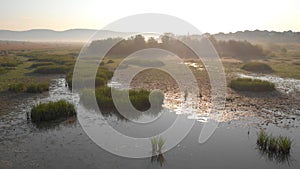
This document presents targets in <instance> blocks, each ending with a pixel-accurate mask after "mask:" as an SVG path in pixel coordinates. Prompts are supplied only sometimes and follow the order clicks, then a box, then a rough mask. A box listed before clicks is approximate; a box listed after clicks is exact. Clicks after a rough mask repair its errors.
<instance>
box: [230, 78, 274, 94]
mask: <svg viewBox="0 0 300 169" xmlns="http://www.w3.org/2000/svg"><path fill="white" fill-rule="evenodd" d="M229 86H230V87H231V88H232V89H235V90H239V91H252V92H268V91H274V90H275V85H274V83H271V82H268V81H263V80H258V79H250V78H237V79H233V80H231V82H230V84H229Z"/></svg>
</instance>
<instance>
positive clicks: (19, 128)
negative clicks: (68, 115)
mask: <svg viewBox="0 0 300 169" xmlns="http://www.w3.org/2000/svg"><path fill="white" fill-rule="evenodd" d="M57 99H66V100H68V101H72V102H73V101H74V102H75V103H77V102H78V95H74V94H72V93H71V92H70V91H69V90H68V88H67V87H66V86H65V81H64V78H58V79H54V80H53V81H52V84H51V88H50V92H49V97H46V98H44V97H40V98H39V97H38V98H32V99H29V100H28V102H26V103H24V105H20V108H19V111H15V112H11V113H10V114H9V115H7V116H2V117H1V120H0V126H1V127H0V133H1V139H0V152H1V153H0V168H16V169H19V168H30V169H33V168H45V169H48V168H49V169H50V168H60V169H64V168H78V169H82V168H101V169H106V168H112V169H114V168H116V169H117V168H130V169H132V168H170V169H182V168H191V169H193V168H195V169H196V168H197V169H199V168H237V169H240V168H245V169H247V168H249V169H250V168H251V169H253V168H264V169H274V168H299V165H300V162H299V160H300V147H299V145H300V135H299V131H300V129H299V128H298V127H293V128H279V127H277V126H275V125H272V124H269V125H264V126H258V125H256V124H253V125H251V126H245V125H244V124H245V123H244V122H243V121H231V122H228V123H220V124H219V127H218V128H217V130H216V131H215V133H214V134H213V136H212V137H211V138H210V139H209V140H208V141H207V142H206V143H204V144H199V143H198V137H199V134H200V132H201V129H202V127H203V124H204V123H202V122H197V123H196V124H195V125H194V127H193V128H192V130H191V131H190V132H189V134H188V135H187V137H186V138H185V139H184V140H182V141H181V142H180V143H179V144H178V145H177V146H176V147H175V148H173V149H172V150H170V151H168V152H166V153H164V154H163V156H164V158H165V163H163V165H162V166H161V165H160V164H159V163H158V162H156V161H152V162H151V158H142V159H129V158H123V157H119V156H116V155H113V154H111V153H109V152H107V151H105V150H103V149H101V148H100V147H98V146H97V145H96V144H95V143H93V142H92V141H91V140H90V138H89V137H88V136H87V135H86V134H85V132H84V131H83V129H82V128H81V126H80V124H79V122H78V121H76V120H75V121H73V122H72V121H68V122H64V123H61V124H59V125H52V126H48V127H44V128H37V127H36V126H34V125H33V124H31V122H30V121H28V120H27V118H26V112H28V111H29V110H30V107H31V106H32V105H33V104H36V103H37V102H46V101H53V100H57ZM25 105H26V106H25ZM79 107H80V106H79ZM86 111H89V110H86ZM158 115H161V118H160V119H159V120H158V121H157V122H156V123H155V125H147V126H144V127H143V128H136V124H135V123H133V122H129V121H124V120H120V119H118V118H116V117H115V116H113V115H112V116H107V117H105V118H104V119H102V120H106V121H108V124H109V125H111V126H113V127H114V128H115V129H117V130H118V131H120V132H122V133H124V134H126V135H129V136H136V137H146V136H148V135H155V134H158V133H160V132H161V131H163V130H165V129H166V128H167V127H168V126H170V125H171V124H172V123H173V122H174V119H176V118H177V117H178V116H179V118H188V117H186V115H182V114H176V112H174V111H171V110H169V109H167V108H164V109H163V110H162V112H161V113H160V114H158ZM187 116H191V115H187ZM138 118H140V119H147V118H149V115H146V114H142V115H141V116H139V117H138ZM190 122H192V120H190ZM187 123H189V120H187ZM292 123H294V124H295V126H299V121H297V119H295V120H294V121H292ZM108 124H104V125H108ZM260 128H266V129H267V131H268V132H271V133H273V135H275V134H276V135H280V134H281V135H286V136H289V137H291V138H292V139H293V141H294V143H293V147H292V151H291V157H290V159H289V161H285V162H279V161H276V160H275V159H273V161H272V159H270V158H268V156H266V155H263V154H261V153H260V151H259V150H258V149H257V147H256V133H257V132H258V131H259V130H260ZM248 132H249V134H248ZM103 137H105V136H103ZM149 144H150V141H149ZM166 144H168V140H166Z"/></svg>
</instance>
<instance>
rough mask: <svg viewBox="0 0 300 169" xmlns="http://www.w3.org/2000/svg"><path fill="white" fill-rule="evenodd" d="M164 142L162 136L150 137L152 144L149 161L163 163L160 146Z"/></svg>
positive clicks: (161, 146)
mask: <svg viewBox="0 0 300 169" xmlns="http://www.w3.org/2000/svg"><path fill="white" fill-rule="evenodd" d="M164 144H165V140H164V139H163V138H162V137H159V138H156V137H154V138H151V145H152V157H151V162H153V161H157V162H159V163H160V166H162V165H163V164H164V163H165V158H164V156H163V154H162V148H163V146H164Z"/></svg>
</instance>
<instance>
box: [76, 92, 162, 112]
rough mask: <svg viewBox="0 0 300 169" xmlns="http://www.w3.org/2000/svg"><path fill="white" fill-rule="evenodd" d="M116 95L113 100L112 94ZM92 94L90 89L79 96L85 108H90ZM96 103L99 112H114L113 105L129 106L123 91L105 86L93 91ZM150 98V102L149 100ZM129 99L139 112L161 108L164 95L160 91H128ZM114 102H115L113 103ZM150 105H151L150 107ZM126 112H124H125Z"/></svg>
mask: <svg viewBox="0 0 300 169" xmlns="http://www.w3.org/2000/svg"><path fill="white" fill-rule="evenodd" d="M111 91H113V92H114V94H115V95H116V97H115V100H113V98H112V93H111ZM93 96H94V93H93V91H92V90H91V89H85V90H83V91H82V93H81V95H80V98H81V99H80V101H81V102H82V103H83V104H84V105H85V106H91V105H90V103H91V99H92V97H93ZM95 96H96V101H97V103H98V106H99V108H100V109H101V110H116V107H115V104H118V105H122V106H123V107H127V105H128V104H129V103H128V102H127V101H126V100H127V98H128V96H127V95H126V92H125V91H124V90H118V89H114V88H110V87H107V86H102V87H99V88H97V89H96V90H95ZM149 97H150V100H149ZM129 99H130V101H131V103H132V105H133V106H134V107H135V108H136V109H137V110H140V111H145V110H148V109H149V108H150V107H151V106H152V107H154V108H161V106H162V104H163V100H164V95H163V93H161V92H160V91H153V92H152V93H151V92H150V91H147V90H144V89H141V90H129ZM114 101H115V102H114ZM151 104H152V105H151ZM125 111H126V110H125Z"/></svg>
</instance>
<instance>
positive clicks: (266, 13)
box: [0, 0, 300, 33]
mask: <svg viewBox="0 0 300 169" xmlns="http://www.w3.org/2000/svg"><path fill="white" fill-rule="evenodd" d="M140 13H162V14H168V15H173V16H176V17H178V18H181V19H183V20H185V21H187V22H189V23H191V24H192V25H194V26H196V27H197V28H198V29H199V30H200V31H201V32H209V33H218V32H224V33H228V32H236V31H244V30H256V29H259V30H269V31H271V30H274V31H288V30H292V31H300V1H299V0H180V1H176V0H171V1H167V0H149V1H143V0H119V1H116V0H0V29H7V30H29V29H53V30H57V31H61V30H67V29H74V28H87V29H101V28H102V27H104V26H106V25H107V24H109V23H112V22H114V21H115V20H117V19H121V18H123V17H126V16H130V15H135V14H140Z"/></svg>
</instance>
